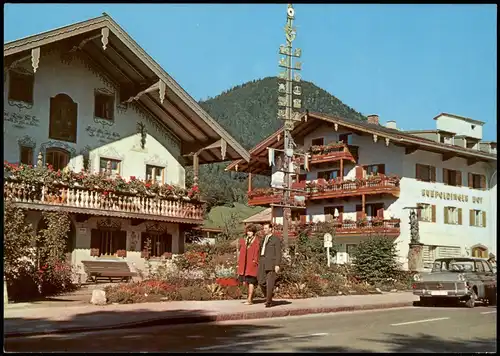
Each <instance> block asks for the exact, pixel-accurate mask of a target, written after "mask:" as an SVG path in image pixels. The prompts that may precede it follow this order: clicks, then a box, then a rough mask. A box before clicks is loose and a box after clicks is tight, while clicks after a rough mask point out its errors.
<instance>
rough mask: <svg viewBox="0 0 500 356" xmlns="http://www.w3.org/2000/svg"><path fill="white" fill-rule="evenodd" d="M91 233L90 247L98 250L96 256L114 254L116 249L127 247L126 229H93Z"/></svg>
mask: <svg viewBox="0 0 500 356" xmlns="http://www.w3.org/2000/svg"><path fill="white" fill-rule="evenodd" d="M91 234H92V235H91V241H90V248H91V249H92V250H98V252H97V253H96V255H97V256H116V253H117V251H118V250H126V249H127V232H126V231H122V230H99V229H93V230H92V232H91Z"/></svg>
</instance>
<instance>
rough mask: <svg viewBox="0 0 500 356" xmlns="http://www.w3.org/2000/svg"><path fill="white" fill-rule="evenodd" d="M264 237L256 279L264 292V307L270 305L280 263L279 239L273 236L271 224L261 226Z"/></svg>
mask: <svg viewBox="0 0 500 356" xmlns="http://www.w3.org/2000/svg"><path fill="white" fill-rule="evenodd" d="M263 230H264V236H265V237H264V238H263V239H262V240H261V241H262V242H261V245H260V259H259V272H258V279H259V285H260V287H261V289H262V292H263V293H265V294H266V308H269V307H271V306H272V303H273V293H274V284H275V283H276V278H277V273H278V272H279V270H280V264H281V240H280V239H279V238H278V237H276V236H274V235H273V233H272V230H271V224H270V223H265V224H264V226H263Z"/></svg>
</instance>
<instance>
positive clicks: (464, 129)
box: [436, 115, 483, 139]
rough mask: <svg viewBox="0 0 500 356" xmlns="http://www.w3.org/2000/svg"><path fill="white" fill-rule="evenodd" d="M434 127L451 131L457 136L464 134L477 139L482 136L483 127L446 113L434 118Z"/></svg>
mask: <svg viewBox="0 0 500 356" xmlns="http://www.w3.org/2000/svg"><path fill="white" fill-rule="evenodd" d="M472 126H474V128H472ZM436 128H437V129H438V130H443V131H447V132H453V133H455V134H456V135H459V136H460V135H466V136H469V137H474V138H478V139H482V138H483V127H482V126H481V125H478V124H472V123H470V122H468V121H465V120H461V119H457V118H454V117H450V116H446V115H442V116H440V117H438V118H437V119H436Z"/></svg>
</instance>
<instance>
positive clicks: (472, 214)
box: [469, 209, 475, 226]
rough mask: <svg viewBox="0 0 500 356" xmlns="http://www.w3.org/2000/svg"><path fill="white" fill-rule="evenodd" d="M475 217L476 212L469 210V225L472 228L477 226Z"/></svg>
mask: <svg viewBox="0 0 500 356" xmlns="http://www.w3.org/2000/svg"><path fill="white" fill-rule="evenodd" d="M474 217H475V214H474V210H472V209H470V210H469V225H470V226H475V223H474V220H475V219H474Z"/></svg>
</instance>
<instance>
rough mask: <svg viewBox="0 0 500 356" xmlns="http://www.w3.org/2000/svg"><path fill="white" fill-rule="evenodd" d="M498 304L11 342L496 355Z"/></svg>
mask: <svg viewBox="0 0 500 356" xmlns="http://www.w3.org/2000/svg"><path fill="white" fill-rule="evenodd" d="M496 335H497V334H496V308H494V307H489V308H486V307H480V308H474V309H467V308H415V307H410V308H400V309H390V310H381V311H365V312H354V313H336V314H323V315H310V316H301V317H287V318H275V319H260V320H249V321H232V322H224V323H211V324H196V325H181V326H158V327H150V328H140V329H129V330H114V331H104V332H103V331H101V332H87V333H78V334H66V335H54V334H51V335H46V336H42V337H23V338H7V339H5V350H6V351H15V352H22V351H24V352H36V351H38V352H51V351H56V352H57V351H66V352H124V351H127V352H140V351H148V352H158V351H164V352H165V351H167V352H168V351H169V352H219V353H220V352H262V351H270V352H461V353H471V352H495V351H496Z"/></svg>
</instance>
